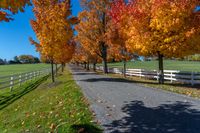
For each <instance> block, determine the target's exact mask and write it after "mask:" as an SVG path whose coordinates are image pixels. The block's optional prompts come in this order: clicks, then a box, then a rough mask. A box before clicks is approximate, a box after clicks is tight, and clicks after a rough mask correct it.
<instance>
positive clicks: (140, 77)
mask: <svg viewBox="0 0 200 133" xmlns="http://www.w3.org/2000/svg"><path fill="white" fill-rule="evenodd" d="M140 78H142V69H140Z"/></svg>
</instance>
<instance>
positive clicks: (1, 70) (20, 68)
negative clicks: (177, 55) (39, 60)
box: [0, 64, 50, 77]
mask: <svg viewBox="0 0 200 133" xmlns="http://www.w3.org/2000/svg"><path fill="white" fill-rule="evenodd" d="M45 68H50V65H49V64H20V65H19V64H18V65H0V77H2V76H5V75H12V74H18V73H24V72H30V71H35V70H41V69H45Z"/></svg>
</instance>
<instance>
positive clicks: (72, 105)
mask: <svg viewBox="0 0 200 133" xmlns="http://www.w3.org/2000/svg"><path fill="white" fill-rule="evenodd" d="M92 119H93V116H92V114H91V112H90V110H89V108H88V103H87V101H86V100H85V98H84V97H83V95H82V93H81V91H80V88H79V87H78V86H77V85H76V83H75V82H74V80H73V79H72V76H71V74H70V73H69V71H65V72H64V73H62V74H59V76H58V77H57V81H56V83H54V84H52V83H51V80H50V78H49V79H47V80H46V81H45V82H44V83H42V84H41V85H40V86H39V87H37V88H36V89H32V90H31V91H29V92H27V93H26V95H23V97H21V98H20V99H18V100H17V101H15V102H13V103H12V104H10V105H9V106H7V107H5V108H3V109H1V110H0V121H1V123H0V132H2V133H4V132H9V133H10V132H11V133H15V132H37V133H44V132H47V133H48V132H59V133H78V132H80V133H86V132H87V133H100V132H101V131H100V130H99V128H98V127H97V126H96V125H95V124H93V123H92Z"/></svg>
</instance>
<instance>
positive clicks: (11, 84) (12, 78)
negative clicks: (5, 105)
mask: <svg viewBox="0 0 200 133" xmlns="http://www.w3.org/2000/svg"><path fill="white" fill-rule="evenodd" d="M13 81H14V77H13V76H12V77H10V91H12V90H13V84H14V82H13Z"/></svg>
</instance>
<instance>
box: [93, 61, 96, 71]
mask: <svg viewBox="0 0 200 133" xmlns="http://www.w3.org/2000/svg"><path fill="white" fill-rule="evenodd" d="M93 71H96V63H93Z"/></svg>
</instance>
